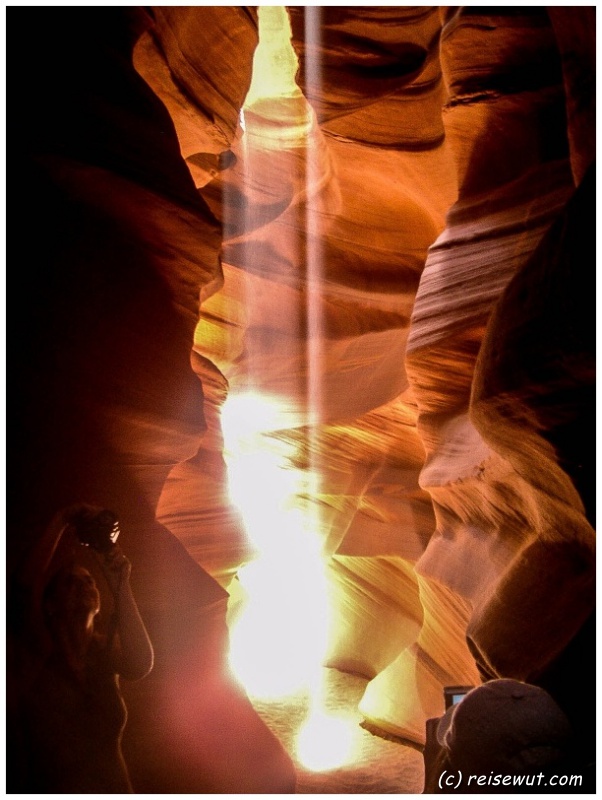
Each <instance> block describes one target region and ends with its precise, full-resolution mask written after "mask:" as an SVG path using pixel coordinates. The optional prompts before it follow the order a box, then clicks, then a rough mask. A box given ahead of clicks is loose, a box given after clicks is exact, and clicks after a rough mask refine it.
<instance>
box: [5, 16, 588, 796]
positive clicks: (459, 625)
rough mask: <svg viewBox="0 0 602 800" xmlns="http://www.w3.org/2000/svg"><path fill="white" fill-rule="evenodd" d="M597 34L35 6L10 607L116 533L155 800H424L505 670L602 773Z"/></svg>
mask: <svg viewBox="0 0 602 800" xmlns="http://www.w3.org/2000/svg"><path fill="white" fill-rule="evenodd" d="M595 29H596V19H595V6H570V7H569V6H567V7H562V6H554V7H551V6H550V7H544V6H541V7H520V6H514V7H512V6H504V7H494V6H492V7H481V6H478V7H476V6H474V7H472V6H466V7H447V6H446V7H435V6H288V7H284V6H260V7H236V6H187V7H183V6H182V7H179V6H157V7H155V6H153V7H134V6H133V7H111V6H108V7H73V6H71V7H70V6H68V7H46V6H40V7H29V8H26V7H22V8H18V7H11V8H9V9H7V26H6V32H7V35H6V39H7V64H8V65H9V69H8V72H7V74H8V76H9V79H8V80H7V87H8V91H7V126H6V134H7V150H6V158H7V188H8V190H9V192H8V194H7V197H8V198H9V202H7V230H8V231H10V245H11V247H10V248H9V250H8V252H10V254H11V257H12V266H11V270H10V276H11V281H10V288H11V293H10V302H9V304H8V321H9V327H8V330H9V331H10V340H9V342H10V347H9V351H8V360H7V444H8V447H7V467H6V473H7V482H6V487H7V488H6V491H7V495H6V500H7V502H6V506H7V508H6V510H7V517H6V520H7V535H6V568H7V583H8V587H9V590H10V587H11V583H12V580H13V576H14V575H15V574H16V573H17V572H18V570H19V565H20V564H21V563H22V561H23V559H24V558H26V555H27V553H28V552H30V551H31V549H32V547H34V546H35V543H36V542H37V541H39V539H40V537H41V536H42V534H43V531H44V530H45V529H46V528H47V526H48V524H49V521H50V520H51V519H52V518H53V516H54V515H55V514H56V513H57V512H58V511H60V509H63V508H66V507H69V506H71V505H73V504H77V503H79V502H90V503H95V504H98V505H100V506H103V507H106V508H109V509H112V510H114V511H115V513H116V514H118V516H119V519H120V524H121V536H120V539H119V542H120V544H121V545H122V547H123V550H124V552H125V553H126V555H127V557H128V558H129V560H130V561H131V564H132V573H131V582H132V587H133V591H134V594H135V597H136V599H137V602H138V606H139V609H140V614H141V616H142V619H143V620H144V623H145V625H146V628H147V630H148V633H149V636H150V639H151V641H152V644H153V648H154V667H153V669H152V671H151V672H150V674H149V675H148V676H147V677H145V678H143V679H142V680H139V681H135V682H134V681H132V682H128V681H126V680H124V681H123V682H122V684H121V690H122V693H123V697H124V699H125V703H126V706H127V710H128V718H127V725H126V728H125V732H124V736H123V753H124V757H125V760H126V762H127V765H128V769H129V773H130V777H131V781H132V785H133V788H134V791H135V792H136V793H151V794H153V793H171V794H178V793H180V794H181V793H255V794H262V793H295V792H296V793H377V792H387V793H419V792H421V791H422V790H423V783H424V765H423V752H422V751H423V748H424V746H425V743H426V721H427V720H428V719H432V718H435V717H439V716H441V715H442V714H443V712H444V710H445V704H444V692H443V690H444V687H448V686H477V685H479V684H480V683H481V682H483V681H489V680H492V679H496V678H511V679H515V680H518V681H523V682H527V683H531V684H534V685H536V686H539V687H542V688H543V689H545V690H546V691H548V692H549V693H550V694H551V695H552V697H554V699H555V700H556V701H557V702H558V704H559V705H560V706H561V707H562V709H563V710H564V711H565V713H566V715H567V716H568V718H569V719H570V721H571V723H572V724H573V726H574V728H575V730H576V731H577V738H578V746H579V749H580V751H581V752H582V753H583V754H584V759H585V760H587V759H589V758H591V751H592V748H593V747H594V740H595V702H594V695H595V618H594V612H595V544H594V539H595V536H594V528H595V490H596V446H595V430H596V407H595V395H596V386H595V355H596V346H595V342H596V297H595V293H596V292H595V290H596V272H595V264H596V262H595V199H596V198H595V192H596V179H595V50H596V43H595ZM99 588H100V593H101V597H102V598H103V603H102V606H101V608H102V611H101V613H100V618H99V624H100V625H101V627H102V626H104V627H105V628H107V627H108V626H109V624H110V620H109V610H110V603H109V602H107V604H106V608H107V609H108V610H106V611H105V603H104V596H105V595H106V594H107V587H106V586H104V585H102V584H101V585H100V586H99ZM16 602H17V601H15V600H12V606H11V595H10V592H9V604H8V611H9V616H8V620H9V622H8V629H7V637H8V643H9V660H8V668H7V670H8V674H7V679H8V695H7V696H8V709H7V710H8V722H7V743H8V755H7V780H8V789H9V791H14V792H17V793H20V792H23V791H24V789H23V788H22V787H23V786H26V785H27V775H26V772H27V767H26V766H25V765H24V762H25V759H24V756H23V752H22V750H23V746H22V736H21V731H20V693H22V691H23V689H22V687H21V683H22V681H21V678H22V677H23V676H22V673H21V672H20V670H19V667H18V659H17V658H15V659H14V662H13V661H11V658H10V657H11V656H12V654H13V651H15V650H17V649H18V648H17V647H14V646H13V645H14V642H15V641H16V640H17V639H18V635H19V634H18V631H16V627H17V626H16V624H15V626H14V628H13V625H12V622H11V620H12V619H13V617H18V616H19V615H18V610H19V609H18V608H16V607H15V604H16Z"/></svg>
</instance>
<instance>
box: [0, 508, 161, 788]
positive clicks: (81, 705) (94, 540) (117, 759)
mask: <svg viewBox="0 0 602 800" xmlns="http://www.w3.org/2000/svg"><path fill="white" fill-rule="evenodd" d="M118 533H119V528H118V522H117V519H116V517H115V516H114V515H112V514H111V512H108V511H106V510H102V509H98V508H94V507H91V506H81V507H79V508H78V509H77V510H75V511H74V510H70V511H67V512H63V513H61V514H59V515H57V517H56V518H55V519H54V520H53V522H52V523H51V525H50V526H49V527H48V529H47V530H46V532H45V533H44V535H43V537H42V538H41V540H40V542H39V543H38V545H37V546H36V548H35V551H34V552H33V553H32V554H31V556H30V557H29V558H28V559H27V560H26V564H25V565H24V567H23V569H22V570H21V572H20V573H19V576H18V587H17V592H16V593H15V594H14V595H13V599H17V600H18V602H19V603H20V605H21V608H20V609H19V610H20V611H26V616H25V617H24V618H23V621H24V622H25V623H27V624H26V627H25V629H24V630H22V632H21V633H22V636H21V638H20V639H19V641H18V652H16V651H15V652H14V653H13V655H14V656H15V658H14V659H13V665H12V666H13V669H15V668H16V669H18V670H19V675H17V676H16V679H15V676H13V687H16V689H17V692H18V697H14V696H13V697H11V700H12V708H11V709H10V710H11V711H12V716H13V719H16V720H17V722H18V730H17V731H15V730H11V729H9V731H8V736H9V737H11V736H13V735H19V739H20V741H19V743H18V745H19V747H18V749H19V750H20V761H21V765H20V766H21V771H22V773H23V775H22V776H21V778H20V781H19V782H20V783H21V784H22V786H20V791H22V792H38V793H45V794H47V793H51V792H56V793H66V794H71V793H80V792H82V793H95V794H96V793H129V792H132V787H131V784H130V780H129V776H128V772H127V768H126V765H125V762H124V759H123V755H122V752H121V736H122V732H123V729H124V727H125V722H126V717H127V713H126V707H125V703H124V701H123V698H122V696H121V692H120V688H119V677H120V676H122V677H124V678H127V679H130V680H138V679H140V678H143V677H144V676H145V675H147V674H148V673H149V672H150V670H151V669H152V665H153V650H152V646H151V643H150V640H149V638H148V635H147V632H146V629H145V627H144V624H143V622H142V619H141V618H140V614H139V612H138V608H137V605H136V601H135V599H134V596H133V594H132V591H131V587H130V572H131V564H130V562H129V560H128V559H127V558H126V556H125V555H124V553H123V551H122V549H121V547H120V546H119V545H118V544H116V537H117V535H118ZM83 545H88V549H89V552H92V553H93V554H94V558H95V560H96V561H97V562H98V564H99V566H100V568H101V570H102V573H103V574H104V577H105V578H106V582H107V585H108V587H109V588H110V591H111V593H112V595H113V598H114V611H113V614H112V616H111V619H110V622H109V625H108V628H107V630H106V632H104V633H100V632H99V631H98V630H97V619H98V615H99V612H100V601H101V595H100V592H99V589H98V587H97V584H96V581H95V579H94V577H93V576H92V574H91V572H90V571H89V570H88V569H86V568H85V567H84V566H83V565H82V564H81V563H78V562H81V561H84V560H85V558H84V557H83V556H84V547H83ZM13 695H14V688H13ZM10 752H11V748H10V747H9V758H10ZM9 766H10V765H9ZM9 790H10V786H9Z"/></svg>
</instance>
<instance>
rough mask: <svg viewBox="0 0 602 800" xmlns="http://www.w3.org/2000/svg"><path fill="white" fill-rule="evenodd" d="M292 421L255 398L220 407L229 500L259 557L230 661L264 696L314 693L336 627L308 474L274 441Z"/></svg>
mask: <svg viewBox="0 0 602 800" xmlns="http://www.w3.org/2000/svg"><path fill="white" fill-rule="evenodd" d="M286 422H288V424H289V425H290V419H287V414H286V412H285V410H284V409H283V407H281V406H279V405H278V404H277V403H276V402H275V401H274V399H272V398H267V397H263V396H261V395H259V394H258V393H248V394H239V395H234V396H232V397H231V398H228V400H227V401H226V403H225V404H224V408H223V410H222V430H223V435H224V453H225V458H226V462H227V464H228V475H229V489H230V498H231V500H232V502H233V503H234V504H235V505H236V506H238V508H239V510H240V512H241V515H242V518H243V521H244V524H245V529H246V531H247V534H248V536H249V539H250V541H251V543H252V544H253V546H254V548H255V550H256V552H257V558H256V560H254V561H253V562H251V563H249V564H246V565H244V566H243V567H241V568H240V569H239V571H238V575H237V577H236V579H235V580H236V581H237V584H238V586H237V587H236V589H237V591H236V594H237V595H239V596H240V595H242V600H241V603H240V606H241V609H240V611H239V613H238V618H237V619H236V620H232V624H231V629H230V664H231V667H232V669H233V671H234V673H235V674H236V676H237V677H238V679H239V680H240V681H241V683H242V684H243V685H244V686H245V688H246V689H247V691H248V692H249V694H250V695H252V696H254V697H260V698H263V699H268V698H277V697H283V696H286V695H289V694H294V693H296V692H298V691H311V690H312V687H313V686H315V685H316V684H317V682H318V676H319V668H320V665H321V662H322V659H323V656H324V653H325V650H326V643H327V635H328V625H329V615H328V610H329V608H328V600H327V597H328V594H327V582H326V575H325V569H324V560H323V558H322V555H321V541H320V539H319V536H318V535H317V533H316V526H315V524H314V520H313V519H312V517H311V515H309V514H308V513H307V512H304V510H303V509H302V508H300V507H299V506H300V503H301V499H300V497H301V495H304V494H306V493H307V492H308V491H309V489H310V487H309V483H310V482H311V476H309V475H308V473H307V472H306V471H301V470H297V469H294V468H293V467H291V456H292V455H293V453H291V452H290V451H289V450H288V447H290V446H289V445H286V444H285V443H283V442H282V441H280V440H278V439H277V438H275V437H274V436H273V435H272V436H271V435H270V434H273V433H274V431H277V430H279V429H281V428H282V427H286ZM241 589H242V592H241V591H240V590H241Z"/></svg>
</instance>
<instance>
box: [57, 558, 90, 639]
mask: <svg viewBox="0 0 602 800" xmlns="http://www.w3.org/2000/svg"><path fill="white" fill-rule="evenodd" d="M43 603H44V615H45V617H46V620H47V622H48V624H49V625H50V627H51V628H52V627H53V626H56V625H57V624H60V625H64V624H67V625H69V624H70V623H73V624H77V623H79V622H81V621H82V620H83V621H88V620H90V618H94V617H95V616H96V614H98V612H99V611H100V593H99V591H98V587H97V586H96V581H95V580H94V578H93V577H92V575H91V573H90V572H89V571H88V570H87V569H86V568H85V567H82V566H79V565H75V564H74V565H69V566H63V567H61V569H59V570H58V572H57V573H56V574H55V575H54V576H53V577H52V579H51V580H50V581H49V583H48V585H47V586H46V589H45V591H44V598H43Z"/></svg>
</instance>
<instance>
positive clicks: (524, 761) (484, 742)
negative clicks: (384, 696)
mask: <svg viewBox="0 0 602 800" xmlns="http://www.w3.org/2000/svg"><path fill="white" fill-rule="evenodd" d="M437 739H438V740H439V743H440V744H441V745H443V746H444V747H445V748H446V750H447V752H448V754H449V756H450V758H451V761H452V763H453V766H454V767H455V768H457V769H460V770H463V771H464V772H466V773H467V774H468V773H479V774H484V775H488V774H489V773H490V771H492V770H493V771H497V772H500V773H504V774H510V775H513V774H519V773H525V772H527V773H528V772H530V771H532V770H534V769H545V768H547V767H549V766H552V765H554V764H555V763H558V762H560V761H562V760H564V759H566V758H567V757H568V755H569V754H570V752H571V747H572V741H573V731H572V729H571V725H570V723H569V721H568V719H567V717H566V716H565V714H564V712H563V711H562V710H561V708H560V707H559V706H558V705H557V703H556V702H555V701H554V700H553V698H552V697H551V696H550V695H549V694H548V693H547V692H546V691H544V690H543V689H541V688H540V687H538V686H533V685H531V684H528V683H523V682H521V681H516V680H509V679H498V680H492V681H488V682H487V683H484V684H483V685H482V686H479V687H477V688H475V689H472V691H470V692H469V693H468V694H467V695H466V696H465V697H464V699H463V700H461V701H460V702H459V703H458V704H457V705H455V706H452V707H451V708H450V709H448V711H447V712H446V714H445V715H444V717H443V718H442V719H441V721H440V723H439V726H438V730H437Z"/></svg>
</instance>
